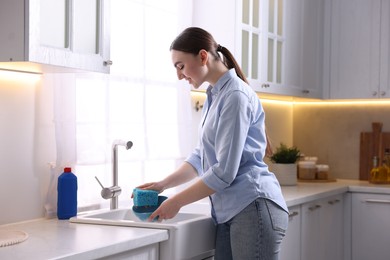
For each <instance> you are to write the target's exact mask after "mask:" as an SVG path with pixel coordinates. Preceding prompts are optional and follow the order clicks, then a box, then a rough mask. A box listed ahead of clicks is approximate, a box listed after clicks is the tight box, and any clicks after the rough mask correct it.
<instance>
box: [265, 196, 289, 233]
mask: <svg viewBox="0 0 390 260" xmlns="http://www.w3.org/2000/svg"><path fill="white" fill-rule="evenodd" d="M265 204H266V205H267V209H268V212H269V215H270V218H271V222H272V228H273V229H274V230H277V231H281V232H282V233H285V232H286V230H287V227H288V213H287V212H286V211H284V210H283V209H282V208H281V207H279V206H278V205H277V204H275V203H274V202H273V201H270V200H267V199H266V200H265Z"/></svg>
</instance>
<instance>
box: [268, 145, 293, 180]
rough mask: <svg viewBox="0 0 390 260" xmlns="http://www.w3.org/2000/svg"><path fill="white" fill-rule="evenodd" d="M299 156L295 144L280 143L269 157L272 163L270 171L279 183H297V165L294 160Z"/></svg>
mask: <svg viewBox="0 0 390 260" xmlns="http://www.w3.org/2000/svg"><path fill="white" fill-rule="evenodd" d="M300 156H301V153H300V151H299V149H298V148H297V147H295V146H292V147H288V146H287V145H285V144H283V143H280V146H279V147H277V148H276V151H275V152H274V153H273V154H272V155H271V156H270V157H269V159H270V160H271V162H272V164H271V165H270V168H271V171H272V172H273V173H274V174H275V176H276V178H277V179H278V181H279V183H280V185H296V184H297V165H296V162H297V160H298V159H299V157H300Z"/></svg>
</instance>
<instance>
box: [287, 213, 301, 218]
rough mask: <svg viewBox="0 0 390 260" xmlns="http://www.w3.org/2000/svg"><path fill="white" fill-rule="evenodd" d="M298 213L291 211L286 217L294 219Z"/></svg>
mask: <svg viewBox="0 0 390 260" xmlns="http://www.w3.org/2000/svg"><path fill="white" fill-rule="evenodd" d="M298 214H299V213H298V212H297V211H293V212H291V213H290V214H288V217H289V218H293V217H295V216H298Z"/></svg>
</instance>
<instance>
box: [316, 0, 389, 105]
mask: <svg viewBox="0 0 390 260" xmlns="http://www.w3.org/2000/svg"><path fill="white" fill-rule="evenodd" d="M326 5H327V6H326V8H325V10H326V21H327V22H326V23H325V24H326V28H327V29H326V31H327V32H326V33H327V34H328V35H329V37H328V39H329V41H328V42H327V44H328V47H326V48H325V50H327V53H329V55H328V56H329V61H328V66H326V67H325V70H324V74H325V75H329V77H325V78H324V86H325V88H326V89H327V92H326V95H325V98H331V99H351V98H352V99H355V98H363V99H366V98H389V97H390V87H389V85H390V84H389V75H390V66H389V63H390V52H389V45H390V38H389V36H390V19H389V18H390V17H389V16H390V1H389V0H370V1H367V0H332V1H326Z"/></svg>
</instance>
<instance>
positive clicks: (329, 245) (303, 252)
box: [280, 194, 344, 260]
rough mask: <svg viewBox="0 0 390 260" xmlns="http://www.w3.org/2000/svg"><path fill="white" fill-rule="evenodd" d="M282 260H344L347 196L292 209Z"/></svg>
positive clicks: (283, 245) (341, 195) (313, 202)
mask: <svg viewBox="0 0 390 260" xmlns="http://www.w3.org/2000/svg"><path fill="white" fill-rule="evenodd" d="M289 211H290V219H289V227H288V230H287V233H286V236H285V238H284V239H283V241H282V249H281V256H280V259H281V260H329V259H332V260H344V258H343V252H344V251H343V250H344V243H343V242H344V228H343V227H344V195H343V194H340V195H337V196H332V197H328V198H324V199H321V200H315V201H312V202H308V203H304V204H302V205H297V206H294V207H291V208H289Z"/></svg>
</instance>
